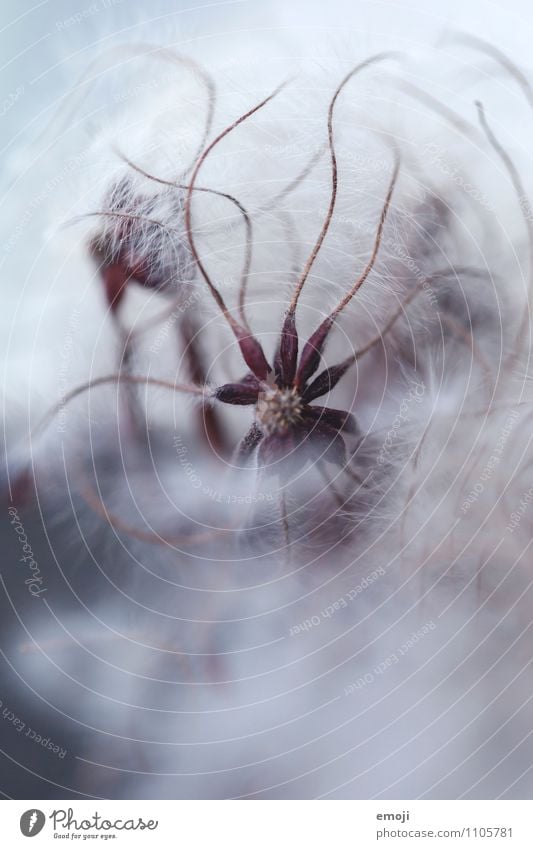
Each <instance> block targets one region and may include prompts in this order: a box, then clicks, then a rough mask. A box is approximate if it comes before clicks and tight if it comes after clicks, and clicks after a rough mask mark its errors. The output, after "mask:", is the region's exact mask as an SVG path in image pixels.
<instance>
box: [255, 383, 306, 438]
mask: <svg viewBox="0 0 533 849" xmlns="http://www.w3.org/2000/svg"><path fill="white" fill-rule="evenodd" d="M302 409H303V405H302V399H301V398H300V396H299V395H298V392H297V391H296V389H277V388H274V389H269V390H267V391H266V392H261V393H260V394H259V400H258V402H257V407H256V414H257V420H258V421H259V423H260V424H261V427H262V429H263V431H264V432H265V433H266V434H267V435H269V436H270V435H272V434H274V433H284V432H285V431H286V430H288V428H290V426H291V425H294V424H296V422H299V421H300V419H301V415H302Z"/></svg>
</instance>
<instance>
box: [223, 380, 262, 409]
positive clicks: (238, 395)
mask: <svg viewBox="0 0 533 849" xmlns="http://www.w3.org/2000/svg"><path fill="white" fill-rule="evenodd" d="M258 394H259V387H258V386H257V385H255V386H254V385H252V384H250V383H224V384H223V385H222V386H219V387H217V389H215V391H214V396H215V398H216V399H217V401H222V403H223V404H237V405H239V406H246V405H247V404H256V403H257V396H258Z"/></svg>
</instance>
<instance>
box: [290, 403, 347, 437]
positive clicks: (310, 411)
mask: <svg viewBox="0 0 533 849" xmlns="http://www.w3.org/2000/svg"><path fill="white" fill-rule="evenodd" d="M303 416H304V418H311V419H313V421H316V422H324V424H327V425H330V427H333V428H335V430H345V431H346V432H347V433H353V434H355V435H357V434H358V433H359V427H358V425H357V422H356V420H355V416H354V415H352V413H348V412H347V411H346V410H333V409H332V408H331V407H317V406H314V407H306V408H305V410H304V413H303Z"/></svg>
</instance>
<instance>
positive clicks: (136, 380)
mask: <svg viewBox="0 0 533 849" xmlns="http://www.w3.org/2000/svg"><path fill="white" fill-rule="evenodd" d="M121 383H129V384H148V385H150V386H158V387H160V388H163V389H171V390H172V391H173V392H183V393H185V394H186V395H194V396H196V397H201V398H204V399H205V400H208V399H210V397H211V396H210V393H209V391H208V390H207V389H205V388H203V387H200V386H194V385H192V384H185V383H171V382H170V381H169V380H160V379H159V378H155V377H140V376H136V375H131V374H130V375H120V374H110V375H105V376H103V377H96V378H94V380H89V381H87V382H86V383H82V384H80V386H77V387H76V388H75V389H71V391H70V392H67V394H66V395H65V396H64V397H63V398H62V399H61V401H58V402H57V403H56V404H54V406H53V407H52V408H51V409H50V410H49V411H48V412H47V413H45V415H44V416H43V418H42V419H41V421H40V422H38V424H37V425H36V426H35V428H33V430H32V432H31V438H34V437H35V436H37V435H38V434H39V433H40V432H41V431H42V430H44V429H45V428H46V426H47V425H48V424H49V423H50V422H51V421H52V420H53V418H54V417H55V416H56V415H57V414H58V413H59V412H60V411H61V410H63V409H64V408H65V406H66V405H67V404H69V403H70V402H71V401H73V400H74V399H75V398H77V397H78V396H79V395H83V393H84V392H89V391H90V390H91V389H94V388H96V387H97V386H105V385H106V384H107V385H109V384H116V385H119V384H121Z"/></svg>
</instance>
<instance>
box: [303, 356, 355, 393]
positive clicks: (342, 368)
mask: <svg viewBox="0 0 533 849" xmlns="http://www.w3.org/2000/svg"><path fill="white" fill-rule="evenodd" d="M354 361H355V360H354V357H348V359H346V360H344V361H343V362H342V363H339V364H338V365H336V366H331V368H327V369H324V371H321V372H320V374H319V375H318V376H317V377H315V379H314V380H313V382H312V383H311V384H309V386H308V387H307V389H305V390H304V392H303V393H302V400H303V401H305V402H306V404H308V403H309V402H310V401H314V400H315V398H320V397H321V396H322V395H327V393H328V392H330V391H331V390H332V389H333V388H334V387H335V386H336V385H337V383H338V382H339V380H340V379H341V377H342V376H343V375H344V374H346V372H347V371H348V369H349V368H350V366H351V365H352V364H353V363H354Z"/></svg>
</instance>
